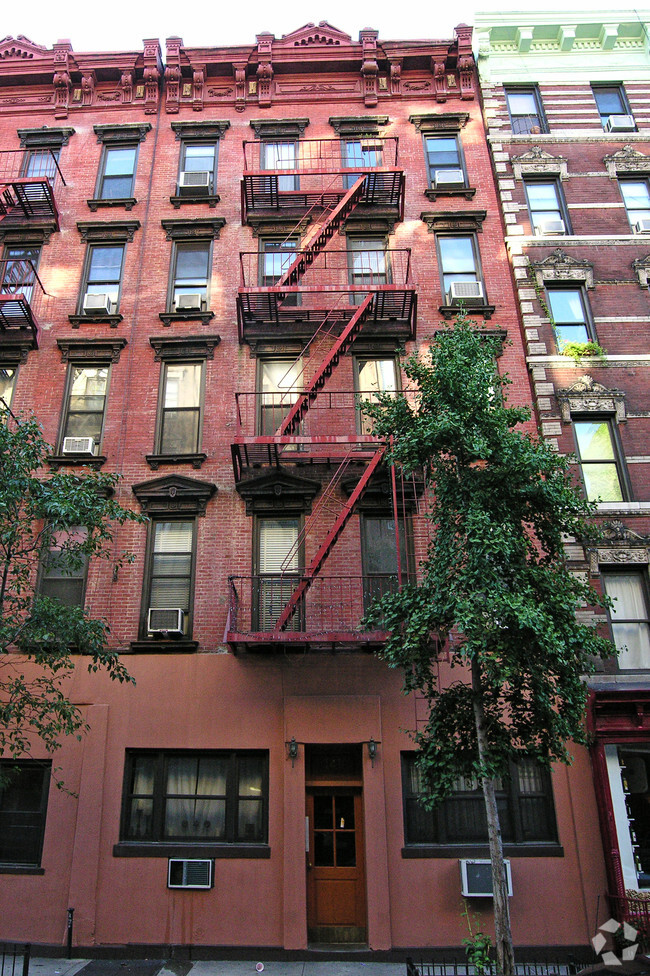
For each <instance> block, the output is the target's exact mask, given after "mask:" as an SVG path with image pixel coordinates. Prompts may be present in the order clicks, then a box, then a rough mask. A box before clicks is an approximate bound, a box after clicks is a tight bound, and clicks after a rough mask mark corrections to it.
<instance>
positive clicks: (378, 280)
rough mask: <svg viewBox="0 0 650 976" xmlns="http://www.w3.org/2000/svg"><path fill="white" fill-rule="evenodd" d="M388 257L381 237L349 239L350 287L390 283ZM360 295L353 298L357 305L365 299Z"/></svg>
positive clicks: (363, 295)
mask: <svg viewBox="0 0 650 976" xmlns="http://www.w3.org/2000/svg"><path fill="white" fill-rule="evenodd" d="M388 258H389V256H388V254H387V253H386V241H385V240H384V239H383V238H381V237H349V238H348V269H349V278H350V284H351V285H369V286H370V288H371V289H372V288H375V287H377V286H378V285H386V284H389V283H390V264H389V260H388ZM365 297H366V296H365V294H363V293H361V294H358V295H356V296H354V300H355V301H356V302H357V303H359V304H360V303H361V302H362V301H363V299H364V298H365Z"/></svg>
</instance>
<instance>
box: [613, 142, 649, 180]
mask: <svg viewBox="0 0 650 976" xmlns="http://www.w3.org/2000/svg"><path fill="white" fill-rule="evenodd" d="M603 162H604V163H605V166H606V167H607V174H608V176H609V178H610V179H611V180H615V179H616V178H617V177H618V176H623V175H626V176H627V175H628V174H630V173H648V172H650V156H645V155H644V154H643V153H642V152H640V151H639V150H638V149H635V148H634V146H623V148H622V149H619V151H618V152H615V153H612V154H611V155H610V156H604V157H603Z"/></svg>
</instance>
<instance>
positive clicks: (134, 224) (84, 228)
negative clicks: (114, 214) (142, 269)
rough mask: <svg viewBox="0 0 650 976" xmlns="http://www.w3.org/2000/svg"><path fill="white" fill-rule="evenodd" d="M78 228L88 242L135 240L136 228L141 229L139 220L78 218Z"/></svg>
mask: <svg viewBox="0 0 650 976" xmlns="http://www.w3.org/2000/svg"><path fill="white" fill-rule="evenodd" d="M77 230H78V231H79V233H80V234H81V239H82V241H84V242H85V243H87V244H93V243H95V242H102V241H121V242H123V243H126V242H127V241H129V242H131V241H132V240H133V235H134V234H135V232H136V230H140V221H139V220H112V221H110V223H109V222H108V221H99V220H97V221H95V220H78V221H77Z"/></svg>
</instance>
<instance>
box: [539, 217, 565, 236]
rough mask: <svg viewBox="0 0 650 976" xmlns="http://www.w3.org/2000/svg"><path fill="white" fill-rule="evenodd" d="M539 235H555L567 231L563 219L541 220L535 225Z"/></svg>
mask: <svg viewBox="0 0 650 976" xmlns="http://www.w3.org/2000/svg"><path fill="white" fill-rule="evenodd" d="M535 233H536V234H537V236H538V237H555V236H557V235H558V234H564V233H566V227H565V226H564V221H563V220H540V221H539V222H538V223H537V224H536V226H535Z"/></svg>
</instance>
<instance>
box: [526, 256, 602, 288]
mask: <svg viewBox="0 0 650 976" xmlns="http://www.w3.org/2000/svg"><path fill="white" fill-rule="evenodd" d="M530 266H531V268H532V269H533V271H534V273H535V277H536V279H537V283H538V285H539V286H540V288H543V287H544V286H545V285H546V284H547V283H548V282H553V281H580V282H584V284H585V285H586V287H587V288H593V287H594V266H593V264H592V262H591V261H585V260H581V259H580V258H572V257H570V256H569V255H568V254H567V253H566V251H564V250H563V249H562V248H561V247H556V248H555V250H554V251H553V252H552V254H549V255H548V256H547V257H545V258H542V260H541V261H531V262H530Z"/></svg>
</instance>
